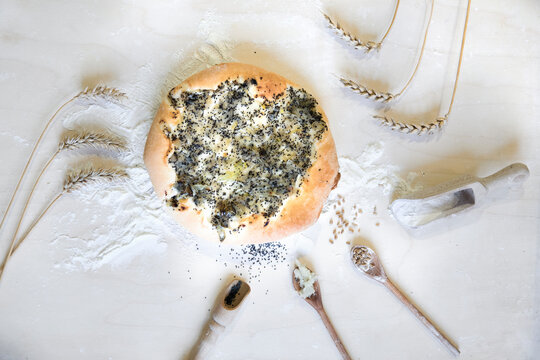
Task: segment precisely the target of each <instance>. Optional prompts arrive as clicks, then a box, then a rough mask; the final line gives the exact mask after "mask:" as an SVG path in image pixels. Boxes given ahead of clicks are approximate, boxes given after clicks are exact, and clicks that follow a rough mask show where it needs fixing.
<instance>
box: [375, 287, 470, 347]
mask: <svg viewBox="0 0 540 360" xmlns="http://www.w3.org/2000/svg"><path fill="white" fill-rule="evenodd" d="M383 284H384V286H386V287H387V288H388V289H389V290H390V291H391V292H392V294H394V295H395V296H396V297H397V298H398V299H399V300H400V301H401V302H402V303H403V304H404V305H405V306H406V307H407V309H409V310H410V311H411V312H412V313H413V314H414V315H415V316H416V317H417V318H418V320H420V322H421V323H422V324H423V325H424V326H425V327H426V328H428V330H429V331H431V333H432V334H433V335H435V337H436V338H437V340H439V341H440V342H441V343H442V344H443V345H444V346H446V348H447V349H448V350H449V351H450V352H451V353H452V354H453V355H455V356H457V355H459V354H460V352H459V349H458V348H457V347H456V346H454V344H452V343H451V342H450V340H449V339H448V338H447V337H446V336H444V335H443V334H442V333H441V332H440V331H439V330H438V329H437V327H436V326H435V324H433V323H432V322H431V321H430V320H429V319H428V318H427V317H425V316H424V314H422V312H421V311H420V310H418V308H417V307H416V306H414V305H413V304H412V303H411V302H410V301H409V299H407V298H406V297H405V295H403V294H402V293H401V291H399V289H398V288H397V287H396V286H395V285H394V284H393V283H392V282H391V281H390V279H387V280H386V281H385V282H383Z"/></svg>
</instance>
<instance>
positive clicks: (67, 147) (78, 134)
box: [11, 129, 126, 244]
mask: <svg viewBox="0 0 540 360" xmlns="http://www.w3.org/2000/svg"><path fill="white" fill-rule="evenodd" d="M86 147H93V148H102V149H106V150H115V151H123V150H126V142H125V140H124V139H123V138H121V137H119V136H117V135H115V134H113V133H110V132H107V131H104V130H87V129H82V130H71V131H67V132H65V133H64V135H63V136H62V138H61V140H60V142H59V143H58V148H57V149H56V151H55V153H54V154H53V155H52V156H51V157H50V159H49V161H47V163H46V164H45V166H44V167H43V168H42V169H41V172H40V173H39V175H38V176H37V178H36V180H35V181H34V185H33V186H32V189H31V190H30V194H29V195H28V197H27V199H26V202H25V204H24V207H23V210H22V212H21V215H20V216H19V221H18V222H17V227H16V228H15V232H14V233H13V237H12V238H11V244H13V243H14V242H15V239H16V238H17V234H18V233H19V229H20V227H21V223H22V221H23V219H24V215H25V214H26V210H27V209H28V205H29V204H30V201H31V200H32V196H33V195H34V192H35V190H36V188H37V186H38V183H39V181H40V180H41V178H42V176H43V174H44V173H45V171H46V170H47V169H48V168H49V166H50V165H51V164H52V162H53V160H54V159H55V158H56V157H57V156H58V154H59V153H60V152H62V151H75V150H80V149H83V148H86Z"/></svg>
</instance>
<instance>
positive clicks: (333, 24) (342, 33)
mask: <svg viewBox="0 0 540 360" xmlns="http://www.w3.org/2000/svg"><path fill="white" fill-rule="evenodd" d="M398 8H399V0H397V1H396V6H395V7H394V14H393V15H392V21H390V25H388V28H387V29H386V31H385V33H384V35H383V36H382V38H381V40H379V41H362V40H359V39H358V38H357V37H356V36H354V35H353V34H351V33H350V32H348V31H346V30H345V29H344V28H343V27H342V26H341V25H340V24H339V22H337V21H334V20H332V18H331V17H330V16H328V15H327V14H325V13H323V16H324V18H325V19H326V22H327V23H328V26H329V27H330V28H331V29H332V30H334V32H335V33H336V34H337V36H338V37H339V38H341V39H342V40H343V41H345V42H346V43H348V44H349V45H351V46H352V47H354V48H355V49H362V50H364V51H365V52H366V53H369V52H371V51H372V50H379V49H380V48H381V46H382V43H383V41H384V40H385V39H386V37H387V36H388V34H389V33H390V29H392V26H393V25H394V21H395V20H396V15H397V11H398Z"/></svg>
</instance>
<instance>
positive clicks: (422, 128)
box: [373, 0, 471, 135]
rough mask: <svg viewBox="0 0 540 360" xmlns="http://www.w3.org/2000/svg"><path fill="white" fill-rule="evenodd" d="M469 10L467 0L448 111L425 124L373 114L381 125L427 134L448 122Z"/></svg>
mask: <svg viewBox="0 0 540 360" xmlns="http://www.w3.org/2000/svg"><path fill="white" fill-rule="evenodd" d="M470 10H471V0H468V1H467V11H466V15H465V24H464V25H463V35H462V37H461V48H460V51H459V60H458V66H457V70H456V77H455V80H454V89H453V90H452V98H451V100H450V105H448V111H447V112H446V114H445V115H443V116H440V117H438V118H436V119H435V121H433V122H430V123H426V124H418V125H417V124H406V123H403V122H400V121H396V120H395V119H393V118H391V117H388V116H381V115H374V116H373V117H374V118H376V119H378V120H379V121H380V122H381V125H383V126H389V127H390V128H391V129H392V130H398V131H400V132H402V133H405V134H418V135H423V134H429V133H432V132H434V131H436V130H441V129H442V128H443V127H444V126H445V125H446V123H447V122H448V117H449V116H450V113H451V112H452V107H453V105H454V99H455V97H456V91H457V86H458V82H459V74H460V72H461V63H462V60H463V50H464V48H465V38H466V34H467V24H468V23H469V14H470Z"/></svg>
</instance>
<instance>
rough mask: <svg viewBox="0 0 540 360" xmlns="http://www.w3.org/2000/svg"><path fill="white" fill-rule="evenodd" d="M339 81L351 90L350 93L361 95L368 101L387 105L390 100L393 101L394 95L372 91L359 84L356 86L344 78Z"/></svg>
mask: <svg viewBox="0 0 540 360" xmlns="http://www.w3.org/2000/svg"><path fill="white" fill-rule="evenodd" d="M339 81H341V83H342V84H343V85H344V86H346V87H348V88H349V89H351V90H352V91H354V92H355V93H357V94H359V95H362V96H364V97H366V98H368V99H371V100H374V101H380V102H384V103H387V102H389V101H391V100H394V99H395V97H396V96H395V95H393V94H390V93H388V92H382V91H377V90H374V89H369V88H367V87H365V86H363V85H361V84H358V83H356V82H354V81H352V80H347V79H344V78H340V79H339Z"/></svg>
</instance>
